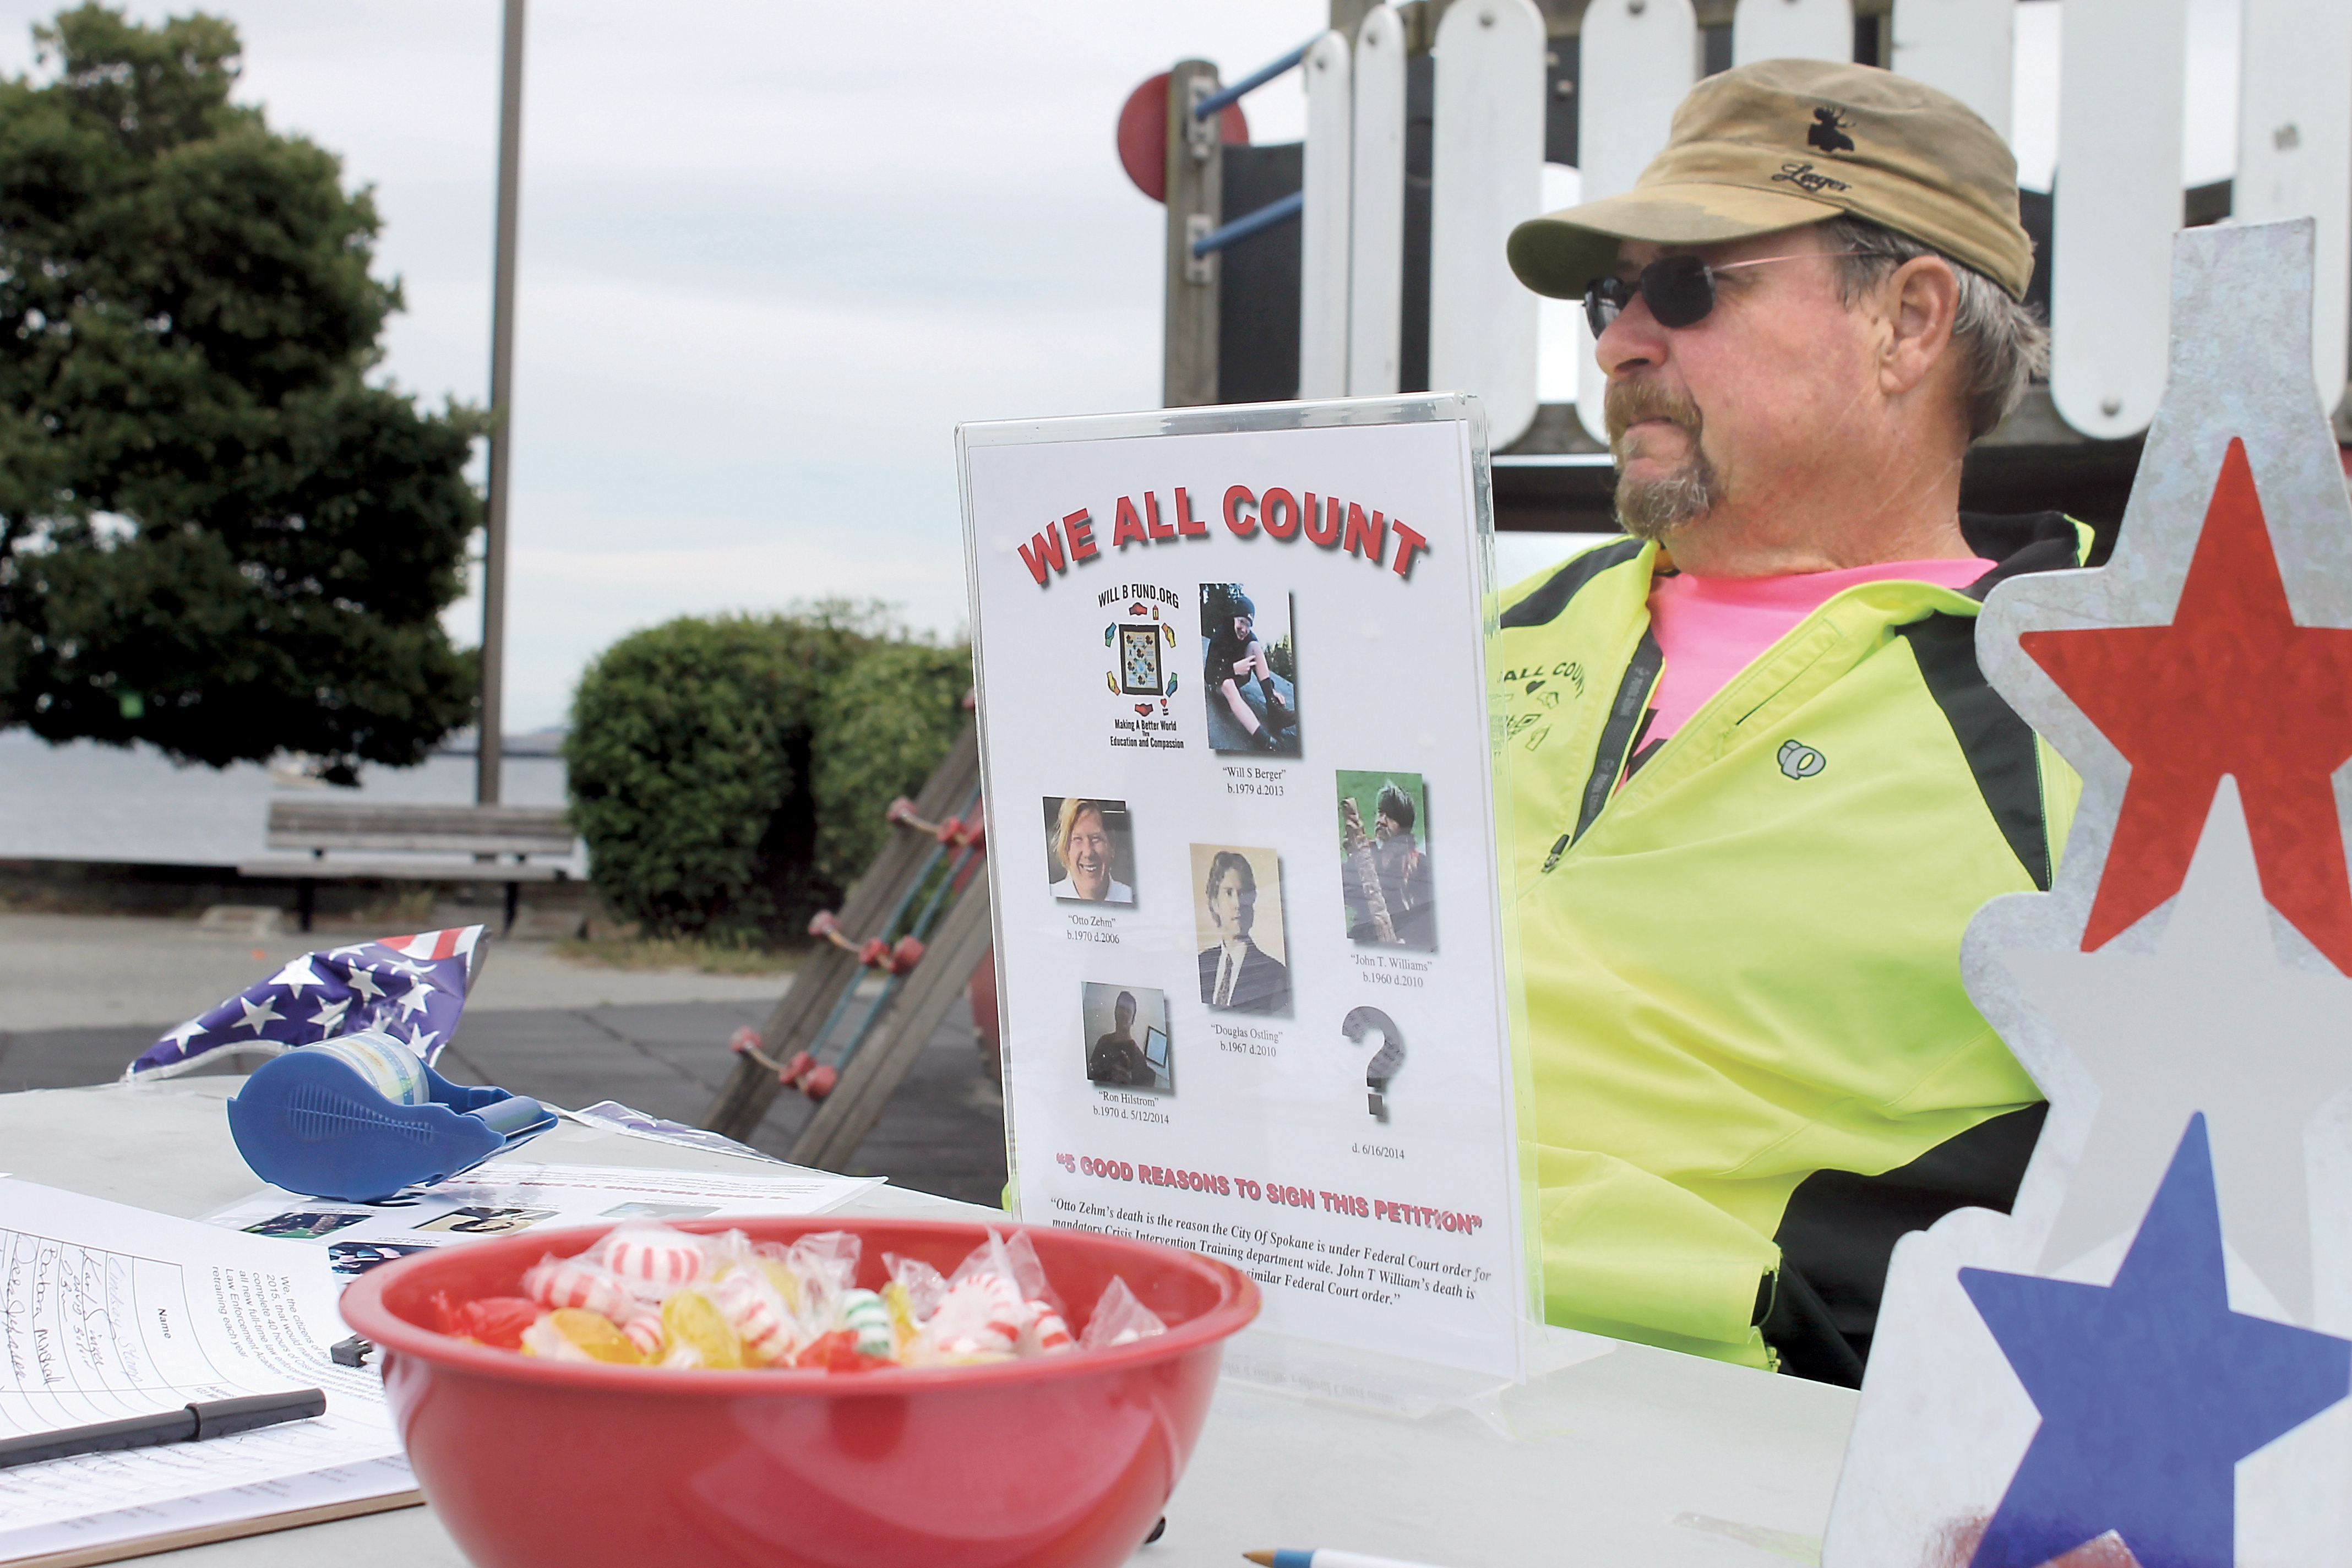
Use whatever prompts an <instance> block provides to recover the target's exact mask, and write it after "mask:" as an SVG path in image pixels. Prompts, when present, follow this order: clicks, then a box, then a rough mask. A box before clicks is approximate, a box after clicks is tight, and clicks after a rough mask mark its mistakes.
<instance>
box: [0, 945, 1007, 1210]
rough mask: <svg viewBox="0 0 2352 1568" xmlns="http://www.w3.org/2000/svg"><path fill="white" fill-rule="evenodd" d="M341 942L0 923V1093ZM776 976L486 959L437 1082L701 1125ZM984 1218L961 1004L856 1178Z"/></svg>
mask: <svg viewBox="0 0 2352 1568" xmlns="http://www.w3.org/2000/svg"><path fill="white" fill-rule="evenodd" d="M349 940H351V938H350V936H349V935H347V934H342V933H337V934H334V935H328V934H324V933H316V934H313V935H311V936H308V937H305V936H302V935H299V934H291V935H279V936H269V937H262V938H252V937H232V936H225V935H219V934H215V933H209V932H203V931H198V930H197V929H196V928H195V926H194V923H193V922H192V921H184V920H159V919H150V918H142V917H136V916H109V915H21V914H0V1091H12V1090H16V1089H62V1088H69V1087H73V1086H75V1085H79V1084H89V1083H104V1082H107V1081H109V1080H110V1079H114V1078H117V1077H119V1076H120V1075H121V1071H122V1068H123V1067H124V1066H125V1064H127V1063H128V1062H130V1060H131V1058H133V1057H135V1056H137V1055H138V1054H139V1052H141V1051H142V1050H143V1049H145V1048H146V1047H148V1046H149V1045H151V1044H152V1043H153V1042H154V1040H155V1038H156V1037H157V1036H158V1035H160V1034H161V1033H162V1032H163V1030H165V1029H167V1028H169V1027H171V1026H173V1024H175V1023H177V1022H178V1021H179V1020H181V1019H182V1018H185V1017H188V1016H193V1015H194V1014H195V1013H198V1012H201V1011H203V1010H204V1009H205V1008H207V1007H210V1006H212V1005H215V1004H216V1003H218V1002H220V1001H221V1000H222V999H223V998H225V997H226V996H229V995H232V994H235V993H236V992H238V991H240V990H242V989H244V988H245V987H246V986H247V985H250V984H253V983H254V982H255V981H257V980H258V979H260V978H262V977H264V976H266V975H268V974H269V973H272V972H273V971H274V970H275V969H276V968H277V967H278V966H279V965H282V964H283V963H285V962H286V961H287V960H288V959H289V958H292V957H295V956H296V955H298V954H299V953H302V952H310V951H311V950H313V949H314V948H318V947H323V946H328V945H331V944H332V943H334V942H343V941H349ZM788 981H789V977H788V976H785V975H772V976H756V975H754V976H744V975H716V974H701V973H694V972H691V971H683V970H656V971H638V970H613V969H594V968H588V967H586V966H583V965H580V964H576V963H571V962H569V961H566V960H564V959H562V958H559V957H557V956H556V955H555V953H554V951H553V949H552V947H551V944H549V943H545V942H523V941H515V942H499V943H498V944H497V945H495V946H494V947H493V948H492V950H491V952H490V955H489V958H488V962H487V963H486V964H485V966H484V969H483V971H482V973H481V976H480V978H479V979H478V982H477V984H476V988H475V991H474V994H473V995H472V997H471V998H469V999H468V1001H467V1007H466V1013H465V1017H464V1020H463V1021H462V1022H461V1024H460V1025H459V1026H458V1031H457V1037H456V1038H455V1039H454V1040H453V1041H452V1042H451V1043H450V1046H449V1048H448V1049H447V1050H446V1052H445V1053H444V1054H443V1056H442V1058H441V1062H440V1066H441V1069H442V1071H443V1072H444V1073H445V1074H446V1075H447V1076H449V1077H451V1078H453V1079H460V1080H464V1081H468V1082H475V1083H495V1084H498V1085H499V1086H501V1087H502V1088H505V1089H511V1090H513V1091H515V1092H516V1093H520V1094H529V1095H531V1096H534V1097H535V1098H539V1099H542V1100H549V1101H551V1102H553V1103H555V1104H558V1105H564V1106H575V1107H576V1106H580V1105H585V1104H589V1103H592V1102H593V1101H595V1100H620V1101H622V1102H624V1103H625V1104H628V1105H632V1106H635V1108H637V1109H638V1110H644V1111H648V1112H651V1113H652V1114H654V1115H656V1116H666V1117H669V1118H671V1119H673V1120H675V1121H685V1122H689V1123H698V1122H699V1121H701V1120H702V1117H703V1114H704V1113H705V1112H706V1111H707V1110H709V1107H710V1103H711V1100H712V1099H713V1098H714V1097H715V1096H716V1094H717V1093H718V1090H719V1086H720V1084H721V1083H722V1082H723V1081H724V1080H725V1079H726V1077H727V1075H728V1074H729V1073H730V1071H732V1070H733V1068H734V1061H735V1058H734V1057H733V1056H732V1055H731V1054H730V1052H729V1050H728V1049H727V1040H728V1037H729V1036H730V1035H732V1034H733V1033H734V1031H735V1029H736V1028H737V1027H738V1026H740V1025H743V1024H750V1025H751V1026H754V1027H757V1026H759V1025H760V1024H761V1023H762V1022H764V1021H765V1020H766V1017H767V1016H768V1012H769V1010H770V1009H771V1008H772V1007H773V1005H775V1001H776V998H777V996H778V995H780V994H782V990H783V988H784V986H785V984H787V983H788ZM813 1113H814V1106H813V1105H812V1104H810V1102H808V1101H807V1100H803V1099H801V1098H800V1097H799V1096H798V1095H796V1094H793V1093H791V1092H789V1091H787V1092H786V1093H785V1094H784V1095H783V1096H782V1097H781V1098H780V1099H779V1100H778V1101H777V1103H776V1106H775V1108H774V1109H773V1110H772V1111H771V1112H770V1114H769V1116H768V1119H767V1121H766V1122H765V1123H764V1124H763V1125H762V1126H761V1128H760V1130H759V1131H758V1132H757V1133H756V1134H754V1136H753V1138H752V1140H751V1142H753V1143H754V1144H755V1145H756V1146H758V1147H760V1148H761V1149H764V1150H766V1151H767V1152H771V1153H776V1154H782V1152H784V1151H785V1150H786V1149H787V1148H788V1147H789V1146H790V1144H791V1142H792V1139H793V1134H794V1133H795V1132H796V1131H798V1129H799V1128H800V1126H801V1125H802V1123H803V1122H804V1121H806V1120H807V1118H808V1117H809V1116H810V1115H811V1114H813ZM851 1168H852V1170H853V1171H856V1172H857V1173H862V1174H872V1175H885V1176H888V1177H889V1178H890V1179H891V1180H893V1181H894V1182H897V1183H898V1184H901V1185H903V1186H909V1187H914V1188H918V1189H919V1190H922V1191H925V1192H934V1193H939V1194H942V1195H945V1196H949V1197H957V1198H963V1199H966V1200H968V1201H971V1202H976V1203H989V1204H993V1203H994V1202H996V1200H997V1194H998V1193H999V1191H1000V1189H1001V1188H1002V1187H1003V1182H1004V1132H1003V1100H1002V1099H1001V1098H1000V1097H999V1096H998V1094H997V1092H996V1088H995V1085H993V1084H992V1083H991V1082H990V1081H989V1080H988V1079H987V1077H986V1075H985V1074H984V1073H983V1072H982V1069H981V1065H980V1055H979V1047H978V1044H977V1037H976V1033H975V1031H974V1030H973V1028H972V1026H971V1015H970V1012H969V1010H968V1008H967V1007H966V1006H964V1005H962V1004H961V1003H959V1004H958V1005H955V1006H954V1007H952V1008H950V1011H949V1016H948V1019H947V1021H946V1022H945V1023H943V1024H942V1025H941V1026H940V1028H939V1029H938V1031H937V1032H936V1033H935V1034H934V1035H933V1036H932V1037H931V1039H930V1041H929V1044H928V1045H927V1046H926V1047H925V1049H924V1052H923V1055H922V1057H921V1058H920V1059H919V1061H918V1062H917V1064H916V1067H915V1068H914V1070H913V1071H912V1072H911V1073H909V1075H908V1079H907V1081H906V1083H905V1084H904V1085H903V1086H902V1087H901V1088H900V1089H899V1091H898V1095H897V1097H896V1098H895V1099H894V1100H892V1101H891V1104H890V1107H889V1110H887V1112H885V1114H884V1116H883V1118H882V1121H881V1123H880V1125H878V1126H877V1128H876V1129H875V1131H874V1132H873V1134H872V1135H871V1136H869V1137H868V1138H867V1139H866V1143H865V1145H864V1147H863V1148H861V1149H860V1150H859V1151H858V1153H857V1155H856V1159H855V1160H854V1161H853V1163H852V1166H851Z"/></svg>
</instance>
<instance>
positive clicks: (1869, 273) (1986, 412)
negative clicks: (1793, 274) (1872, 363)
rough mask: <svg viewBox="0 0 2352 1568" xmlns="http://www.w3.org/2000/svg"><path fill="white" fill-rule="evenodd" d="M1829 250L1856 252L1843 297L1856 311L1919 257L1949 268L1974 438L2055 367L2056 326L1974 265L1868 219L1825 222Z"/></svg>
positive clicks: (1843, 280) (1845, 265)
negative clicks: (1869, 293) (1955, 285)
mask: <svg viewBox="0 0 2352 1568" xmlns="http://www.w3.org/2000/svg"><path fill="white" fill-rule="evenodd" d="M1822 243H1823V248H1825V249H1829V250H1850V251H1853V252H1856V253H1857V254H1855V255H1853V256H1843V257H1840V258H1838V297H1839V299H1841V300H1843V301H1844V302H1845V303H1846V304H1847V305H1849V306H1851V305H1852V304H1853V302H1854V300H1856V299H1857V298H1859V297H1860V296H1861V295H1862V293H1863V292H1864V290H1865V289H1873V288H1875V287H1876V286H1877V285H1878V284H1879V283H1880V282H1881V281H1882V280H1884V279H1885V277H1886V275H1887V274H1888V273H1890V272H1892V271H1894V270H1895V268H1898V267H1900V266H1902V265H1903V264H1904V263H1905V262H1906V261H1909V260H1911V259H1912V258H1915V257H1921V256H1933V257H1937V258H1939V259H1941V260H1943V261H1946V262H1948V263H1949V264H1950V266H1951V268H1952V275H1953V276H1954V277H1955V278H1957V279H1959V285H1960V295H1959V300H1958V307H1957V309H1955V310H1954V311H1953V313H1952V344H1953V346H1954V347H1955V348H1957V349H1958V350H1959V351H1960V353H1961V354H1962V355H1963V356H1964V360H1965V363H1966V366H1967V369H1968V378H1967V382H1966V384H1965V387H1964V393H1965V395H1966V398H1967V406H1968V416H1969V440H1971V441H1973V440H1975V439H1977V437H1980V436H1983V435H1986V434H1988V433H1990V431H1991V430H1992V429H1993V427H1994V426H1998V425H1999V424H2000V422H2001V421H2002V420H2004V419H2006V418H2008V417H2009V416H2010V414H2011V412H2012V411H2013V410H2014V409H2015V408H2016V407H2017V405H2019V404H2020V403H2022V402H2023V401H2025V390H2026V387H2027V386H2028V385H2029V384H2031V383H2032V379H2033V378H2034V377H2035V376H2038V375H2046V374H2049V370H2050V329H2049V328H2047V327H2045V326H2043V325H2042V321H2041V320H2040V317H2039V315H2038V313H2037V312H2036V311H2035V310H2033V308H2032V306H2030V305H2024V304H2021V303H2019V302H2018V301H2017V300H2012V299H2011V298H2010V297H2009V292H2008V290H2006V289H2003V288H2002V287H2001V286H2000V284H1998V283H1996V282H1994V281H1993V280H1992V279H1990V278H1988V277H1986V276H1985V275H1984V274H1983V273H1981V272H1979V271H1978V270H1976V269H1975V268H1972V267H1969V266H1967V265H1965V264H1964V263H1961V262H1958V261H1953V260H1952V258H1950V257H1948V256H1946V255H1944V253H1943V252H1942V251H1940V250H1937V248H1935V247H1933V246H1929V245H1922V244H1920V243H1919V242H1918V241H1917V240H1916V239H1913V238H1912V237H1910V236H1908V235H1904V234H1897V233H1895V230H1893V229H1891V228H1888V227H1886V226H1884V225H1883V224H1876V223H1873V222H1871V221H1870V220H1869V219H1868V218H1864V217H1854V216H1845V217H1836V218H1832V219H1830V220H1829V221H1828V222H1826V223H1824V224H1822Z"/></svg>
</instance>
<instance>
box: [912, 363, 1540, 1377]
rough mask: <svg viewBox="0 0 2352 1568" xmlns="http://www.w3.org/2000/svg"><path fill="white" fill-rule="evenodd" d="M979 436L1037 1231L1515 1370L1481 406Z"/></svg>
mask: <svg viewBox="0 0 2352 1568" xmlns="http://www.w3.org/2000/svg"><path fill="white" fill-rule="evenodd" d="M1343 421H1344V422H1343ZM1244 426H1247V427H1244ZM959 441H960V446H961V456H962V464H963V486H964V515H965V523H966V529H967V535H968V547H969V553H968V559H969V561H970V562H971V570H972V575H973V584H972V616H973V626H972V630H973V640H974V645H975V660H976V663H977V665H978V668H979V684H980V726H981V740H982V759H983V764H984V767H985V770H986V772H985V778H986V798H987V805H988V834H989V844H990V850H991V853H990V855H989V858H988V861H989V874H990V876H991V878H992V879H993V880H992V887H991V892H992V897H993V906H994V911H995V921H996V951H997V959H998V963H999V965H1000V972H1001V974H1002V991H1001V1005H1002V1007H1003V1019H1004V1079H1005V1084H1004V1088H1005V1107H1006V1120H1007V1125H1008V1129H1009V1136H1010V1138H1011V1141H1012V1144H1013V1184H1014V1188H1015V1193H1016V1201H1017V1204H1018V1206H1019V1209H1020V1213H1021V1215H1022V1217H1023V1218H1024V1219H1027V1220H1031V1221H1035V1222H1040V1223H1047V1224H1053V1225H1058V1226H1076V1227H1083V1228H1088V1229H1095V1230H1102V1231H1109V1232H1113V1233H1116V1234H1119V1235H1126V1236H1134V1237H1145V1238H1149V1239H1152V1240H1159V1241H1166V1242H1170V1243H1173V1244H1175V1245H1179V1246H1183V1247H1192V1248H1195V1249H1198V1250H1200V1251H1202V1252H1207V1253H1211V1254H1213V1255H1215V1256H1218V1257H1222V1258H1228V1259H1230V1260H1231V1261H1233V1262H1234V1263H1235V1264H1237V1265H1238V1266H1240V1267H1242V1268H1245V1269H1247V1270H1248V1271H1249V1272H1250V1274H1251V1275H1252V1276H1253V1277H1255V1279H1257V1280H1258V1282H1259V1283H1260V1284H1261V1286H1263V1287H1264V1289H1265V1303H1266V1305H1265V1319H1264V1321H1265V1325H1266V1326H1267V1327H1269V1328H1271V1329H1274V1330H1276V1331H1281V1332H1286V1333H1292V1334H1298V1335H1303V1336H1310V1337H1313V1338H1317V1339H1321V1340H1327V1341H1331V1342H1339V1343H1342V1344H1348V1345H1352V1346H1357V1347H1360V1348H1363V1349H1368V1350H1374V1351H1380V1352H1387V1353H1391V1354H1396V1355H1404V1356H1411V1357H1414V1358H1417V1359H1420V1360H1423V1361H1428V1362H1434V1363H1444V1364H1446V1365H1451V1366H1457V1367H1465V1368H1471V1369H1475V1370H1477V1371H1480V1372H1486V1373H1502V1374H1504V1375H1516V1374H1517V1369H1518V1366H1519V1361H1518V1355H1519V1350H1518V1338H1519V1336H1518V1334H1517V1321H1518V1320H1519V1317H1520V1315H1521V1302H1522V1300H1523V1299H1524V1285H1523V1274H1522V1263H1521V1254H1520V1250H1519V1247H1518V1243H1517V1237H1518V1224H1517V1176H1516V1173H1515V1163H1514V1162H1515V1155H1516V1141H1515V1133H1514V1130H1513V1121H1512V1109H1511V1085H1512V1079H1511V1071H1510V1066H1509V1055H1508V1047H1507V1027H1506V1011H1505V1005H1504V990H1503V984H1504V981H1503V965H1502V962H1501V956H1500V955H1501V951H1502V942H1501V936H1500V932H1499V915H1498V903H1497V900H1496V889H1495V858H1494V852H1493V844H1494V833H1493V800H1494V796H1493V793H1492V790H1493V782H1492V772H1491V764H1490V761H1489V752H1488V728H1487V717H1486V715H1487V702H1486V676H1485V658H1484V647H1485V643H1484V637H1483V633H1482V624H1481V613H1480V606H1481V595H1482V593H1483V591H1484V578H1485V575H1486V574H1485V571H1484V568H1483V566H1482V563H1483V562H1484V560H1485V559H1486V555H1487V552H1488V545H1489V543H1490V541H1489V540H1488V539H1486V537H1485V536H1484V535H1482V532H1481V527H1480V521H1479V520H1480V514H1481V506H1480V501H1481V499H1482V497H1483V494H1484V486H1485V472H1484V465H1485V453H1484V450H1483V442H1484V425H1483V420H1482V418H1481V416H1480V415H1479V413H1478V410H1477V407H1476V405H1475V403H1474V402H1472V401H1471V400H1469V399H1466V398H1462V397H1456V396H1450V395H1445V396H1419V397H1406V398H1395V399H1383V400H1380V401H1378V402H1372V401H1369V400H1367V401H1360V402H1354V403H1347V404H1329V405H1286V406H1281V407H1263V408H1251V409H1216V410H1178V411H1171V412H1169V413H1167V414H1154V415H1147V416H1113V417H1106V418H1094V419H1070V420H1058V421H1051V422H1033V423H1022V424H1004V425H973V426H964V427H963V428H962V429H961V432H960V433H959Z"/></svg>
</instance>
